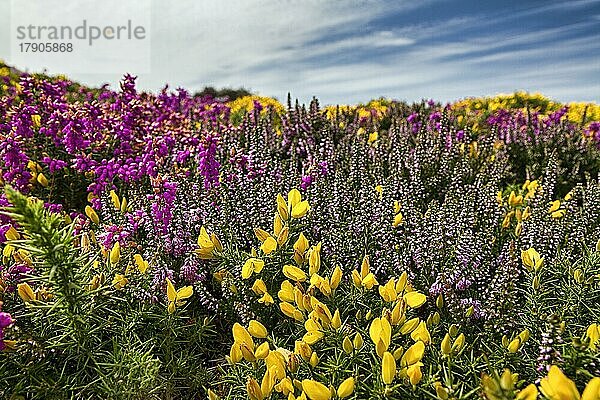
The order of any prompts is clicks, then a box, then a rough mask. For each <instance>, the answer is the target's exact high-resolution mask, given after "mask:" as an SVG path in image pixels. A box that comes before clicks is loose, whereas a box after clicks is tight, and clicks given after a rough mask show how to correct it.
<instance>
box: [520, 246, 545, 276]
mask: <svg viewBox="0 0 600 400" xmlns="http://www.w3.org/2000/svg"><path fill="white" fill-rule="evenodd" d="M521 261H523V265H525V267H527V269H528V270H529V271H532V270H535V271H539V270H540V269H541V268H542V267H543V265H544V258H543V257H540V254H539V253H538V252H537V251H536V250H535V249H534V248H533V247H530V248H529V249H527V250H525V251H522V252H521Z"/></svg>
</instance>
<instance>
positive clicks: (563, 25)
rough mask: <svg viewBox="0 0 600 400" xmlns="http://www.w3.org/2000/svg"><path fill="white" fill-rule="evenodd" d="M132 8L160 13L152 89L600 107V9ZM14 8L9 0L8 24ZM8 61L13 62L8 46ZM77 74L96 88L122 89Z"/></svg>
mask: <svg viewBox="0 0 600 400" xmlns="http://www.w3.org/2000/svg"><path fill="white" fill-rule="evenodd" d="M19 1H27V0H19ZM131 2H135V3H139V5H138V7H140V8H143V7H150V10H151V14H152V23H151V29H150V32H151V36H150V37H151V60H152V61H151V73H147V74H139V79H138V82H139V86H140V87H142V88H144V89H148V90H157V89H159V88H160V87H162V86H163V85H164V84H165V83H169V84H170V86H171V87H177V86H182V87H185V88H187V89H189V90H192V91H193V90H196V89H200V88H202V87H203V86H205V85H212V86H217V87H239V86H244V87H247V88H249V89H251V90H253V91H256V92H259V93H260V94H263V95H268V96H274V97H277V98H279V99H285V96H286V94H287V92H288V91H289V92H291V93H292V96H294V97H298V98H300V100H302V101H308V100H310V98H311V97H312V96H317V97H318V98H319V99H320V100H321V101H322V103H327V104H329V103H356V102H360V101H366V100H368V99H371V98H376V97H379V96H386V97H391V98H396V99H401V100H409V101H413V100H420V99H421V98H434V99H437V100H441V101H449V100H453V99H458V98H463V97H466V96H479V95H492V94H496V93H506V92H512V91H514V90H528V91H532V92H534V91H539V92H542V93H543V94H545V95H547V96H550V97H553V98H556V99H558V100H562V101H577V100H581V101H596V102H599V101H600V0H576V1H564V0H563V1H557V2H554V1H504V2H497V1H434V0H424V1H418V2H417V1H380V0H363V1H358V0H350V1H325V0H307V1H296V0H235V1H234V0H230V1H223V0H220V1H213V0H202V1H198V0H179V1H174V0H171V1H164V0H163V1H158V0H156V1H155V0H130V1H129V2H128V3H129V4H130V3H131ZM7 4H8V0H0V14H1V11H2V7H3V6H4V7H7ZM5 9H6V8H5ZM44 12H46V13H48V12H64V10H56V11H54V10H44ZM115 12H116V13H118V10H116V11H115ZM122 17H123V18H125V19H127V18H132V16H131V15H123V16H122ZM0 25H1V24H0ZM0 35H2V36H7V35H9V33H8V32H7V29H6V28H4V30H2V28H0ZM3 42H6V40H5V41H3ZM0 58H3V59H5V60H7V61H9V62H10V54H9V51H8V46H7V45H6V43H4V44H2V43H0ZM18 67H20V68H23V69H29V70H33V71H38V70H41V69H43V68H44V66H43V65H18ZM49 72H50V73H60V72H61V71H54V70H50V71H49ZM124 72H132V73H134V74H135V73H136V71H123V73H124ZM71 76H72V77H73V78H74V79H77V80H80V81H82V82H84V83H88V84H92V85H99V84H101V83H103V82H109V83H111V84H112V85H113V86H114V85H115V84H116V82H118V80H119V74H87V73H79V74H72V75H71Z"/></svg>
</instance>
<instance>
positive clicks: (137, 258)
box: [133, 254, 149, 274]
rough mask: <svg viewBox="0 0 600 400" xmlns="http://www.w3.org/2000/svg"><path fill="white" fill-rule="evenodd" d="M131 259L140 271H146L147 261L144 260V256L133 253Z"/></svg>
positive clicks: (143, 272)
mask: <svg viewBox="0 0 600 400" xmlns="http://www.w3.org/2000/svg"><path fill="white" fill-rule="evenodd" d="M133 260H134V262H135V265H136V267H137V269H138V271H140V273H142V274H145V273H146V272H148V267H149V265H148V261H146V260H144V258H143V257H142V256H141V255H140V254H134V255H133Z"/></svg>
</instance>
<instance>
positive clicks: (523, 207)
mask: <svg viewBox="0 0 600 400" xmlns="http://www.w3.org/2000/svg"><path fill="white" fill-rule="evenodd" d="M541 190H542V187H541V185H540V184H539V183H538V181H537V180H533V181H530V180H529V179H528V180H526V181H525V183H524V184H523V185H522V186H521V188H520V190H518V191H515V190H512V191H511V192H510V194H509V195H508V197H507V198H506V199H505V197H506V196H505V195H504V193H503V192H502V191H499V192H498V194H497V200H498V205H499V206H500V207H505V209H506V214H505V215H504V219H503V220H502V228H503V229H508V228H510V227H511V225H512V220H513V219H514V220H516V222H517V224H516V226H515V228H514V232H515V236H519V235H520V234H521V232H522V230H523V222H524V221H527V220H528V219H529V217H530V216H531V208H530V207H529V205H527V204H528V203H529V201H530V200H531V199H533V198H534V197H535V195H536V194H537V193H538V191H541Z"/></svg>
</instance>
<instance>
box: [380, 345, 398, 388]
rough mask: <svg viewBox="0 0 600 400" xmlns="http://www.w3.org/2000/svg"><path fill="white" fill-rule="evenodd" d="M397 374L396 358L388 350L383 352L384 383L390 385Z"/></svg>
mask: <svg viewBox="0 0 600 400" xmlns="http://www.w3.org/2000/svg"><path fill="white" fill-rule="evenodd" d="M395 376H396V359H395V358H394V356H393V355H392V354H391V353H390V352H389V351H386V352H385V353H383V358H382V361H381V379H382V380H383V383H385V384H386V385H389V384H391V383H392V381H393V380H394V377H395Z"/></svg>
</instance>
